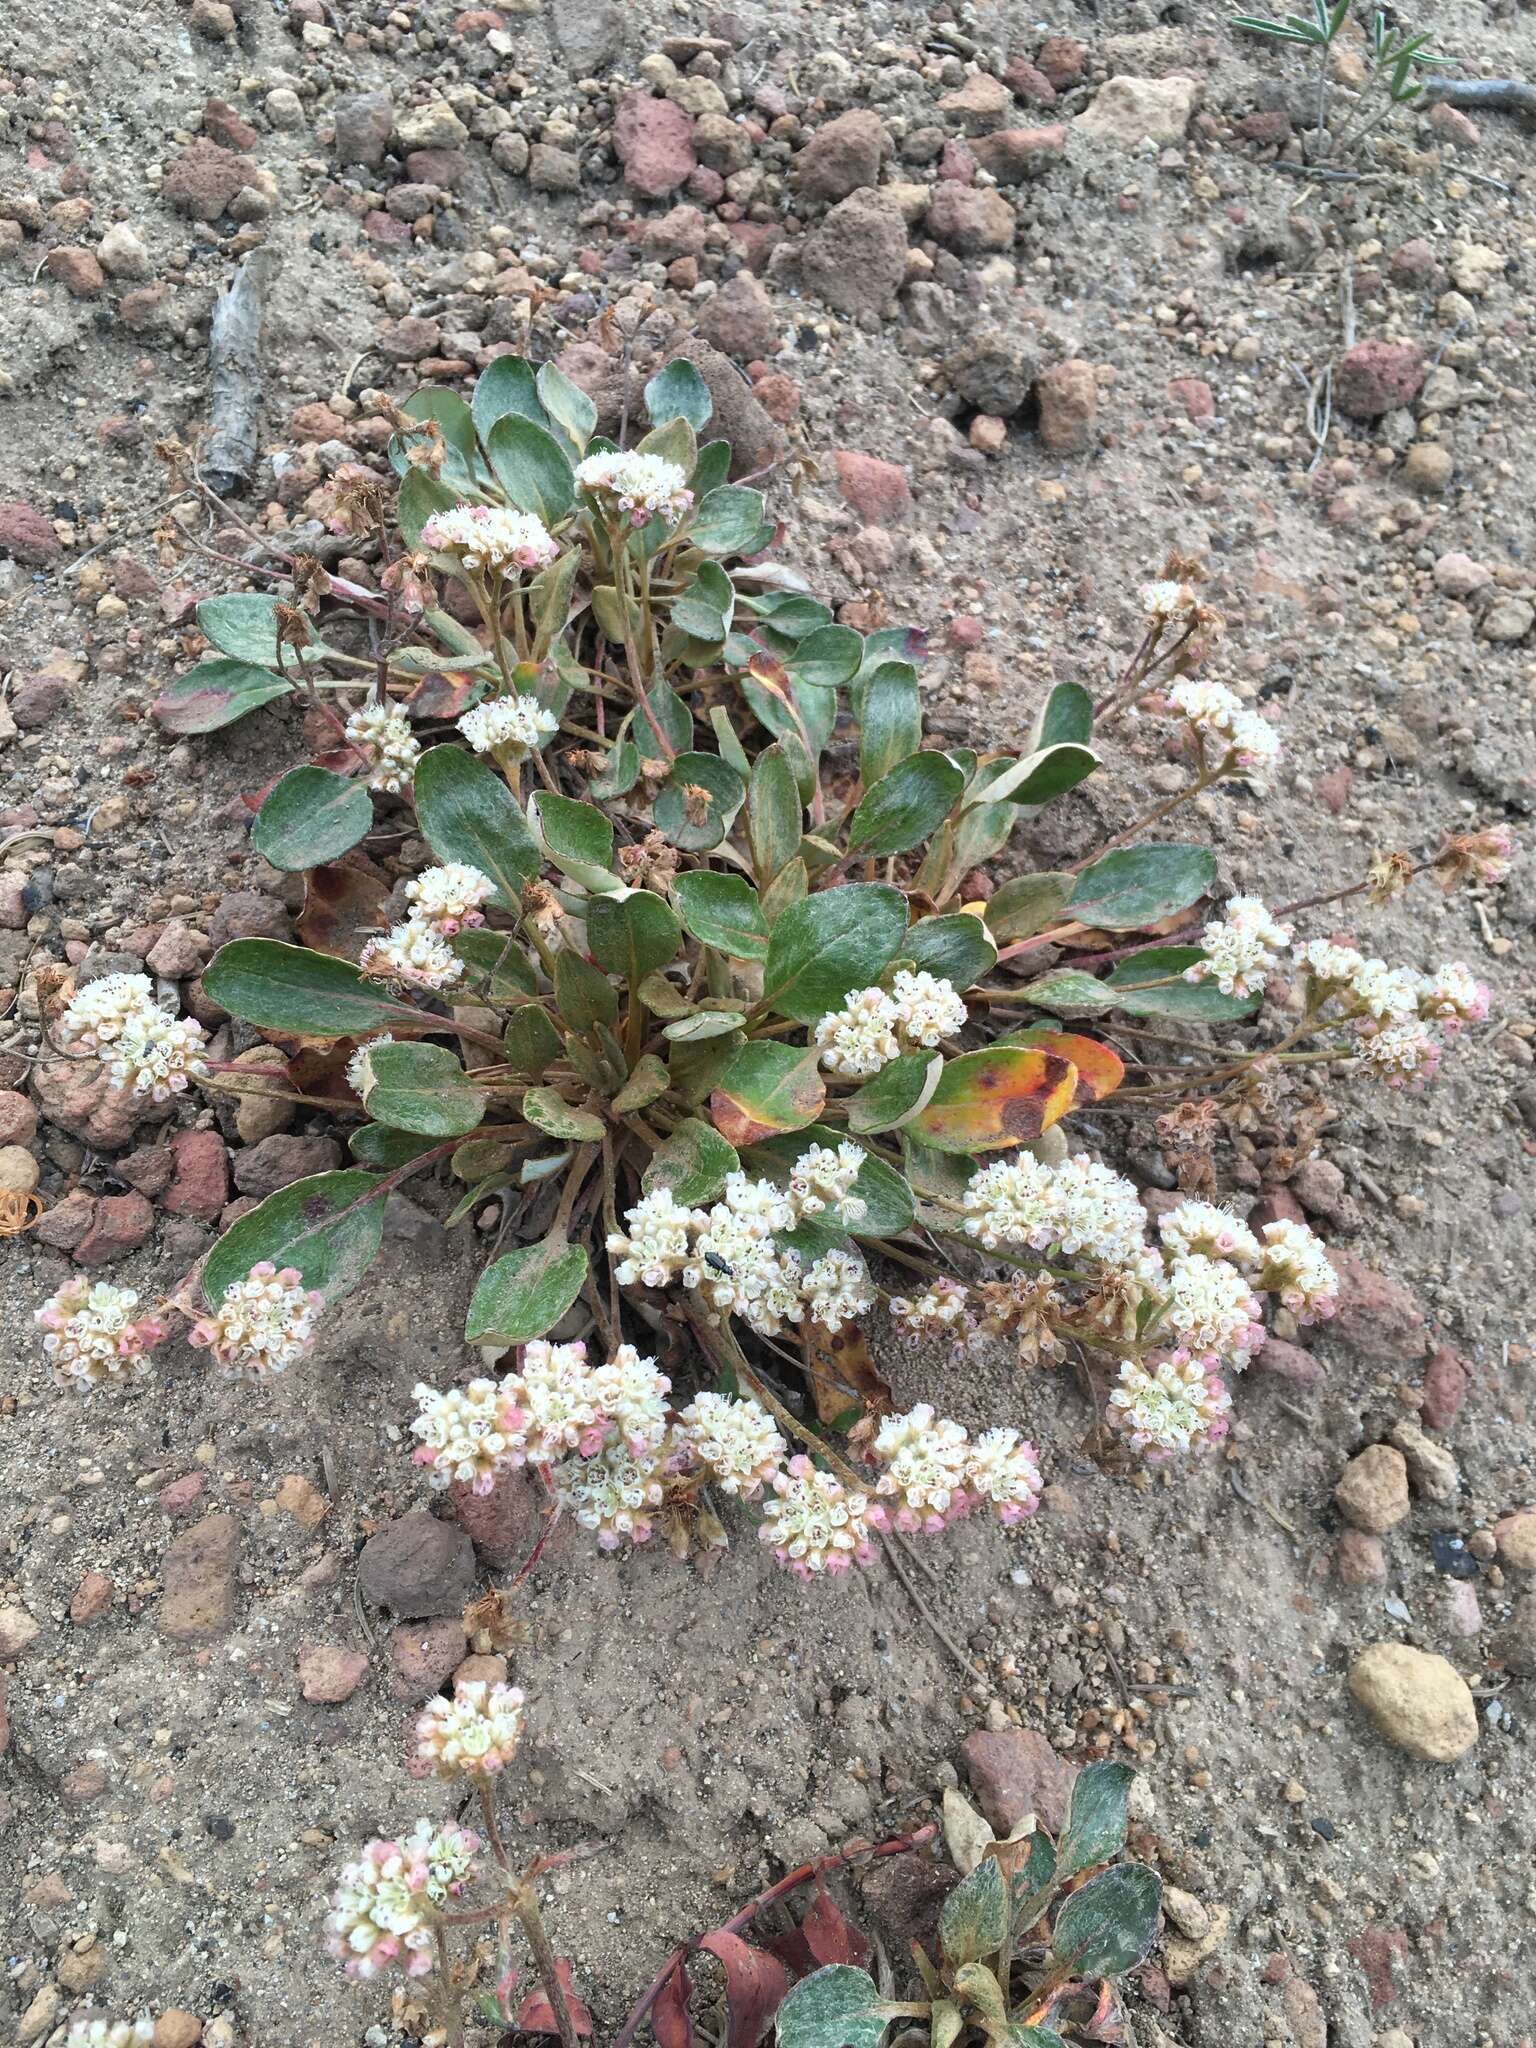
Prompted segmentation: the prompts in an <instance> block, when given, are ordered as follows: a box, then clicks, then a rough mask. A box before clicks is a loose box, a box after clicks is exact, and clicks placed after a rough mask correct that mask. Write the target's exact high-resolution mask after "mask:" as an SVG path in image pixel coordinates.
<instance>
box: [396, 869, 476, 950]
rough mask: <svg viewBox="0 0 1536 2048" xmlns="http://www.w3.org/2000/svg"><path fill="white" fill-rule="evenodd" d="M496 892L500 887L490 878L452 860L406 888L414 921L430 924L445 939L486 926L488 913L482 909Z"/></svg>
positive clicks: (415, 879) (419, 877) (428, 872)
mask: <svg viewBox="0 0 1536 2048" xmlns="http://www.w3.org/2000/svg"><path fill="white" fill-rule="evenodd" d="M495 893H496V885H495V883H494V882H493V881H492V880H491V879H490V877H489V876H488V875H482V874H481V872H480V870H479V869H478V868H472V867H470V866H469V864H468V863H467V862H466V861H461V860H455V861H449V862H448V864H447V865H446V866H445V867H439V868H427V869H425V870H424V871H423V872H422V873H421V874H419V875H413V876H412V877H411V879H410V881H408V882H407V883H406V885H405V895H406V901H407V902H408V903H409V904H410V906H411V921H412V922H413V923H420V924H426V925H430V926H431V928H432V930H433V931H435V932H437V933H439V934H440V935H441V936H442V937H443V938H445V939H451V938H452V937H453V935H454V933H455V932H461V931H472V930H473V929H474V928H475V927H476V926H477V925H482V924H484V923H485V912H484V911H483V910H482V909H481V907H480V906H481V905H482V904H483V903H488V902H489V901H490V899H491V897H492V896H494V895H495Z"/></svg>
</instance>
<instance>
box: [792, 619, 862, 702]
mask: <svg viewBox="0 0 1536 2048" xmlns="http://www.w3.org/2000/svg"><path fill="white" fill-rule="evenodd" d="M863 659H864V637H863V635H862V634H860V633H856V632H855V631H854V629H853V628H852V626H818V627H817V628H816V631H815V632H814V633H807V634H806V636H805V638H804V639H803V640H801V641H800V642H799V643H798V644H797V646H796V648H795V651H794V653H793V654H792V655H790V656H789V658H788V667H789V672H790V674H791V675H792V676H793V678H794V680H795V681H796V682H797V683H805V684H807V685H809V686H810V687H811V688H813V689H818V690H836V689H838V688H840V687H841V685H842V684H844V683H847V682H851V681H852V680H853V678H854V677H855V676H856V675H857V674H858V672H859V664H860V662H862V661H863Z"/></svg>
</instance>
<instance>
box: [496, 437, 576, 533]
mask: <svg viewBox="0 0 1536 2048" xmlns="http://www.w3.org/2000/svg"><path fill="white" fill-rule="evenodd" d="M485 453H486V459H487V460H488V461H489V463H490V465H491V473H492V475H493V476H494V477H495V479H496V481H497V483H498V484H500V486H501V488H502V489H503V490H504V491H505V492H506V494H507V496H508V498H510V499H511V501H512V503H513V504H514V505H515V506H516V507H517V509H518V510H519V511H520V512H531V513H533V514H534V516H535V518H538V519H542V520H543V522H544V524H545V525H546V526H547V527H551V528H553V527H555V526H557V525H558V524H559V523H560V521H561V520H562V519H565V518H567V517H568V516H569V514H570V511H571V508H572V506H573V505H574V504H575V502H576V477H575V472H574V471H573V470H572V468H571V459H570V457H569V456H568V455H567V454H566V452H565V450H564V449H563V448H562V447H561V446H560V443H559V442H558V441H557V440H556V439H555V437H554V435H553V434H551V433H549V432H548V431H547V429H545V428H544V427H539V426H535V425H534V423H533V421H532V420H530V419H524V418H523V417H522V416H521V415H520V414H518V413H505V414H503V416H502V417H501V418H500V419H499V420H497V422H496V424H495V425H494V426H493V427H492V428H491V430H490V433H489V435H488V436H487V437H486V443H485Z"/></svg>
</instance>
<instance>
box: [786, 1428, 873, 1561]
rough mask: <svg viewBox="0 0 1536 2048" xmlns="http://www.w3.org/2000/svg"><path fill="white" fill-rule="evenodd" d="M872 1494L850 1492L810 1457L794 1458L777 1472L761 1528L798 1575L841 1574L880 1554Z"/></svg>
mask: <svg viewBox="0 0 1536 2048" xmlns="http://www.w3.org/2000/svg"><path fill="white" fill-rule="evenodd" d="M869 1508H870V1502H869V1496H868V1495H867V1494H863V1493H850V1492H849V1491H848V1490H847V1488H846V1487H845V1486H844V1485H843V1484H842V1481H841V1480H838V1479H834V1478H833V1477H832V1474H831V1473H830V1472H823V1471H822V1470H821V1469H820V1468H819V1467H818V1466H816V1465H813V1464H812V1463H811V1461H810V1459H809V1458H807V1457H804V1456H801V1457H795V1458H791V1459H790V1461H789V1463H788V1464H787V1465H786V1466H784V1467H783V1468H782V1469H781V1470H780V1471H778V1472H775V1473H774V1475H773V1493H772V1495H771V1497H770V1498H769V1499H768V1501H767V1502H765V1504H764V1507H763V1519H762V1523H761V1524H760V1526H759V1528H758V1532H757V1533H758V1536H759V1538H760V1539H761V1541H762V1542H764V1543H767V1544H770V1545H771V1546H772V1549H773V1554H774V1556H775V1557H776V1558H777V1559H778V1561H779V1563H780V1564H782V1565H786V1566H787V1567H788V1568H789V1570H790V1571H792V1572H793V1573H794V1575H795V1577H796V1578H797V1579H812V1578H822V1577H830V1576H835V1575H836V1574H837V1573H838V1572H845V1571H847V1570H848V1569H849V1568H850V1566H852V1565H855V1564H868V1563H869V1562H870V1561H871V1560H872V1558H873V1557H874V1554H875V1546H874V1543H873V1541H872V1540H871V1531H872V1529H873V1528H874V1527H875V1524H874V1523H873V1522H871V1520H870V1514H869Z"/></svg>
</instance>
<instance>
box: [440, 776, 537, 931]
mask: <svg viewBox="0 0 1536 2048" xmlns="http://www.w3.org/2000/svg"><path fill="white" fill-rule="evenodd" d="M414 787H415V802H416V822H417V824H418V825H419V826H420V827H421V835H422V837H423V838H424V839H425V840H426V842H427V844H428V846H430V847H431V849H432V851H433V852H434V853H435V854H436V855H437V857H438V859H439V860H441V861H465V862H467V863H468V865H469V866H470V867H472V868H478V869H479V870H480V872H481V874H482V875H484V876H486V877H487V879H488V880H490V881H492V882H494V883H495V885H496V894H495V896H494V898H493V899H492V900H493V901H494V902H496V903H498V904H499V905H500V906H501V908H502V909H503V910H513V911H515V910H517V909H518V908H519V907H520V906H521V903H522V895H523V884H524V883H525V882H531V881H532V880H533V878H534V876H535V875H536V874H537V873H538V872H539V869H540V868H541V867H542V866H543V865H544V862H543V857H542V855H541V854H540V852H539V849H538V845H537V843H536V841H535V840H534V836H533V834H532V833H531V832H530V831H529V829H528V821H527V819H526V818H525V817H524V816H523V814H522V811H521V810H520V809H519V808H518V805H517V801H516V799H515V798H514V796H513V794H512V792H511V790H510V789H508V787H507V785H506V783H505V782H503V781H502V779H501V777H500V776H499V775H498V774H497V772H496V770H495V769H494V768H492V767H491V765H490V764H489V762H486V761H482V760H479V759H478V758H477V757H476V756H475V755H474V754H470V753H466V752H465V750H464V748H463V747H431V748H429V749H428V751H427V752H426V753H425V754H423V755H422V757H421V759H420V760H419V761H418V762H417V763H416V779H415V785H414Z"/></svg>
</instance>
